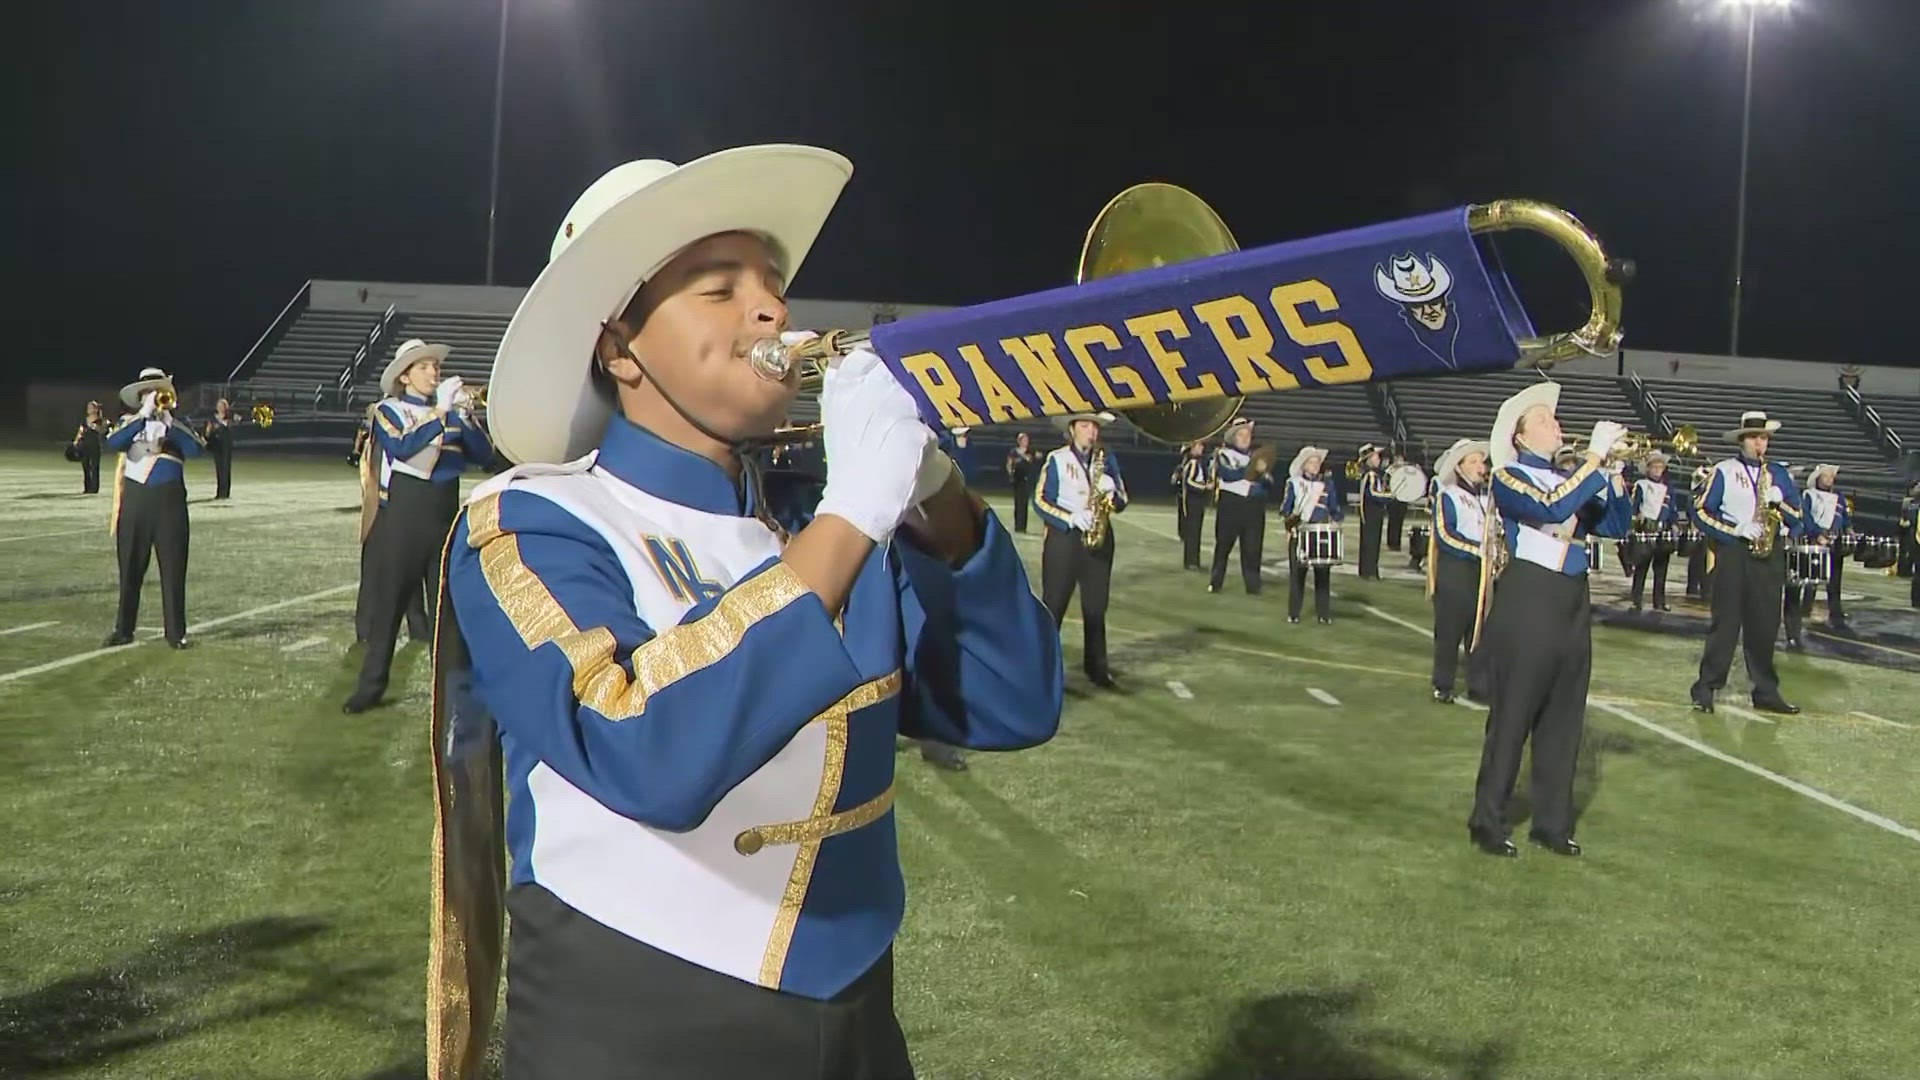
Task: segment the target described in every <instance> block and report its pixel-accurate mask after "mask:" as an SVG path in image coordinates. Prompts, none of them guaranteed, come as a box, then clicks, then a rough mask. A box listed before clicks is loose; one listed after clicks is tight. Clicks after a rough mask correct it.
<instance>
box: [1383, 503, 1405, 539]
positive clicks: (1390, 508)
mask: <svg viewBox="0 0 1920 1080" xmlns="http://www.w3.org/2000/svg"><path fill="white" fill-rule="evenodd" d="M1406 521H1407V504H1406V503H1403V502H1401V501H1400V500H1399V499H1395V500H1393V501H1392V502H1390V503H1388V504H1387V550H1388V551H1399V550H1400V527H1401V526H1402V525H1404V524H1406Z"/></svg>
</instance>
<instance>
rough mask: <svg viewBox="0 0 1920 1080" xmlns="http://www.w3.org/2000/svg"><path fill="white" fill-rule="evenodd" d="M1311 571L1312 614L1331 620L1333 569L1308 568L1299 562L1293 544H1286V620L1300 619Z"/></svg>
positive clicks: (1296, 549)
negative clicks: (1308, 572)
mask: <svg viewBox="0 0 1920 1080" xmlns="http://www.w3.org/2000/svg"><path fill="white" fill-rule="evenodd" d="M1309 570H1311V571H1313V614H1314V616H1315V617H1316V618H1321V619H1331V618H1333V594H1332V591H1331V590H1332V583H1333V567H1331V566H1308V565H1307V564H1306V563H1303V562H1301V561H1300V551H1299V548H1298V547H1297V546H1296V543H1295V542H1289V543H1288V544H1287V618H1289V619H1297V618H1299V617H1300V608H1301V607H1302V606H1303V605H1304V604H1305V603H1306V599H1307V597H1306V592H1307V571H1309Z"/></svg>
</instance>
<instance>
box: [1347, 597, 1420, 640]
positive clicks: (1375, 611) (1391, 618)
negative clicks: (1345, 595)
mask: <svg viewBox="0 0 1920 1080" xmlns="http://www.w3.org/2000/svg"><path fill="white" fill-rule="evenodd" d="M1360 606H1361V607H1362V608H1364V609H1366V611H1367V612H1368V613H1369V614H1372V615H1378V616H1379V617H1380V618H1382V619H1385V620H1387V621H1388V622H1390V623H1393V624H1395V625H1397V626H1404V627H1406V628H1407V629H1409V630H1411V631H1413V632H1414V633H1416V634H1420V635H1422V636H1424V637H1432V636H1433V631H1431V630H1429V629H1427V628H1426V627H1424V626H1421V625H1419V624H1418V623H1410V622H1408V621H1407V620H1405V619H1403V618H1401V617H1400V616H1398V615H1389V614H1388V613H1386V612H1384V611H1381V610H1380V609H1379V608H1377V607H1374V606H1373V605H1372V604H1361V605H1360Z"/></svg>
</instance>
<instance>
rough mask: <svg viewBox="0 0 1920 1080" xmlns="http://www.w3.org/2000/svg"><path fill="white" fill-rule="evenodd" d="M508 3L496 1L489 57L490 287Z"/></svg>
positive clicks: (497, 190) (505, 76)
mask: <svg viewBox="0 0 1920 1080" xmlns="http://www.w3.org/2000/svg"><path fill="white" fill-rule="evenodd" d="M511 2H512V0H500V38H499V46H498V48H497V49H496V51H495V52H494V56H493V165H492V169H491V175H490V177H489V179H488V181H487V284H489V285H491V284H493V237H494V222H495V219H496V218H497V217H498V216H499V211H500V109H501V104H502V103H503V102H504V101H505V93H506V85H507V11H508V8H509V7H510V5H511Z"/></svg>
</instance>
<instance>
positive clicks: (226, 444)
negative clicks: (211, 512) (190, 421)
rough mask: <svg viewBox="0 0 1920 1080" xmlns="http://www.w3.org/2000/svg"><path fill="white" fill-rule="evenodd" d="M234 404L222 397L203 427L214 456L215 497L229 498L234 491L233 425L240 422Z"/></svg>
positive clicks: (208, 445) (205, 438)
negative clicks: (235, 413) (234, 411)
mask: <svg viewBox="0 0 1920 1080" xmlns="http://www.w3.org/2000/svg"><path fill="white" fill-rule="evenodd" d="M239 419H240V418H239V417H237V416H235V415H233V404H232V403H231V402H229V401H228V400H227V399H226V398H221V399H220V400H219V401H216V402H214V404H213V416H212V417H211V418H209V419H208V420H207V422H206V423H205V424H204V425H202V427H201V436H202V438H203V439H204V441H205V442H206V444H207V454H208V456H210V457H212V458H213V497H214V498H216V499H225V498H229V497H231V495H232V492H233V426H234V424H236V423H238V422H239Z"/></svg>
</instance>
